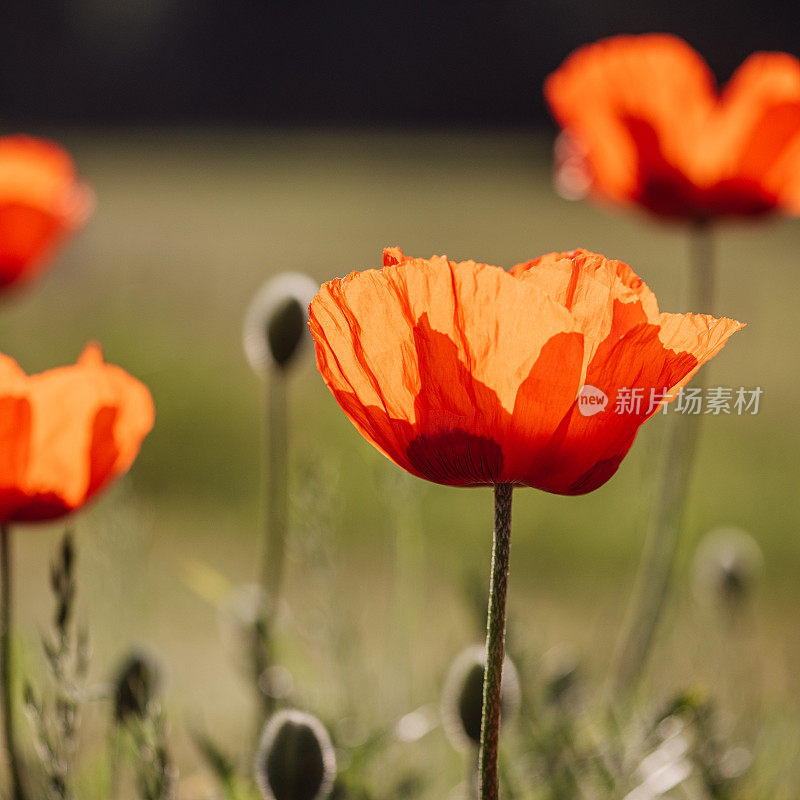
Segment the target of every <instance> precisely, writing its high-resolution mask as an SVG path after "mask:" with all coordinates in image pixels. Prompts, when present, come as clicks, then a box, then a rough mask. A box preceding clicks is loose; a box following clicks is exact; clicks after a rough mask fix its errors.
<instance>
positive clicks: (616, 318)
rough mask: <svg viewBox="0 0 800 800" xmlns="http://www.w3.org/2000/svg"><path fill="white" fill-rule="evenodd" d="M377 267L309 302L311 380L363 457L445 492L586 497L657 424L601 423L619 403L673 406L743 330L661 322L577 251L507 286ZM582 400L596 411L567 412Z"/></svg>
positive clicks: (697, 318) (460, 271) (629, 278)
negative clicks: (625, 396) (589, 398)
mask: <svg viewBox="0 0 800 800" xmlns="http://www.w3.org/2000/svg"><path fill="white" fill-rule="evenodd" d="M383 264H384V266H383V269H369V270H366V271H364V272H353V273H351V274H350V275H348V276H347V277H345V278H342V279H335V280H332V281H329V282H328V283H325V284H323V286H322V287H321V288H320V291H319V293H318V294H317V296H316V297H315V298H314V300H313V301H312V302H311V305H310V308H309V314H310V319H309V326H310V328H311V333H312V335H313V337H314V341H315V346H316V356H317V366H318V368H319V371H320V372H321V374H322V376H323V378H324V379H325V382H326V384H327V385H328V388H329V389H330V390H331V392H332V393H333V396H334V397H335V398H336V400H337V402H338V403H339V405H340V406H341V407H342V409H343V410H344V412H345V413H346V414H347V416H348V417H349V418H350V420H351V421H352V422H353V424H354V425H355V426H356V428H357V429H358V430H359V431H360V432H361V434H362V435H363V436H364V437H365V438H366V439H367V440H368V441H369V442H371V443H372V444H373V445H374V446H375V447H376V448H377V449H378V450H380V451H381V452H382V453H383V454H384V455H386V456H387V457H388V458H390V459H391V460H392V461H394V462H395V463H396V464H397V465H398V466H400V467H402V468H403V469H405V470H407V471H408V472H410V473H412V474H413V475H416V476H418V477H420V478H425V479H427V480H430V481H433V482H435V483H441V484H446V485H450V486H482V485H491V484H496V483H512V484H516V485H526V486H532V487H535V488H538V489H543V490H545V491H548V492H554V493H557V494H573V495H574V494H583V493H585V492H589V491H592V490H593V489H596V488H598V487H599V486H601V485H602V484H603V483H605V482H606V481H607V480H608V479H609V478H610V477H611V476H612V475H613V474H614V473H615V472H616V470H617V468H618V466H619V464H620V462H621V461H622V459H623V458H624V457H625V455H626V453H627V452H628V450H629V449H630V446H631V444H632V443H633V440H634V437H635V436H636V432H637V430H638V429H639V426H640V425H641V424H642V423H643V422H644V421H645V419H647V418H648V417H649V416H652V414H653V413H655V411H656V410H657V409H658V405H657V406H656V408H654V409H647V408H644V407H643V408H642V409H640V411H641V412H642V413H630V414H617V413H614V412H613V408H614V405H615V403H616V399H617V394H618V392H619V390H620V389H621V388H623V387H627V388H633V387H636V388H641V389H643V390H644V391H645V393H646V392H647V391H648V390H650V389H653V390H655V391H657V392H662V391H663V390H664V389H666V390H667V392H668V396H669V399H672V398H673V397H674V396H675V395H676V394H677V393H678V391H679V390H680V389H681V388H682V387H683V386H684V385H685V384H686V383H687V382H688V381H689V379H690V378H691V377H692V375H694V373H695V372H696V371H697V369H699V367H700V366H701V365H702V364H703V363H704V362H706V361H708V360H709V359H711V358H713V357H714V356H715V355H716V354H717V353H718V352H719V351H720V350H721V349H722V347H723V345H724V344H725V342H726V341H727V339H728V338H729V337H730V336H731V334H733V333H734V332H735V331H738V330H739V329H741V328H742V327H744V326H743V325H742V324H741V323H739V322H736V321H734V320H731V319H715V318H714V317H710V316H707V315H704V314H667V313H662V312H660V311H659V310H658V304H657V302H656V298H655V295H654V294H653V293H652V292H651V291H650V289H649V288H648V287H647V286H646V284H645V283H644V282H643V281H642V280H640V279H639V278H638V277H637V275H636V274H635V273H634V272H633V270H632V269H631V268H630V267H629V266H627V265H626V264H623V263H622V262H621V261H613V260H610V259H607V258H605V257H604V256H601V255H597V254H595V253H590V252H588V251H585V250H576V251H573V252H571V253H550V254H548V255H544V256H541V257H540V258H536V259H534V260H532V261H528V262H525V263H523V264H517V265H516V266H515V267H513V268H512V270H511V271H510V272H507V271H505V270H504V269H502V268H500V267H495V266H491V265H488V264H478V263H475V262H474V261H463V262H454V261H449V260H448V259H447V258H446V257H445V256H433V257H432V258H430V259H419V258H407V257H406V256H404V255H403V253H402V251H401V250H400V249H399V248H388V249H386V250H384V257H383ZM584 385H591V386H593V387H596V388H597V389H599V390H601V391H602V392H604V393H605V394H606V395H607V397H608V410H606V411H605V412H602V413H596V414H593V415H591V416H584V415H583V414H582V413H581V412H580V410H579V408H578V394H579V391H580V390H581V387H582V386H584ZM644 405H645V406H646V404H644Z"/></svg>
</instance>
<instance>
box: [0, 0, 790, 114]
mask: <svg viewBox="0 0 800 800" xmlns="http://www.w3.org/2000/svg"><path fill="white" fill-rule="evenodd" d="M2 10H3V13H2V23H3V24H2V28H1V29H0V30H2V34H0V42H1V43H2V47H0V107H2V109H3V118H4V121H5V124H6V126H11V125H35V124H53V123H78V124H80V123H119V124H122V123H127V124H129V123H143V124H147V123H164V122H174V123H179V122H199V123H216V122H220V123H237V122H239V123H254V124H258V123H269V124H345V125H346V124H367V125H371V126H383V125H392V126H394V125H400V126H411V125H431V124H435V125H438V124H442V125H454V124H459V123H461V124H469V125H478V126H483V125H529V124H532V123H540V122H544V121H545V120H546V119H547V113H546V110H545V107H544V103H543V100H542V96H541V84H542V79H543V78H544V77H545V75H546V74H547V73H548V72H549V71H551V70H552V69H553V68H554V67H556V66H557V65H558V64H559V62H560V61H561V60H562V58H563V57H564V56H565V55H566V54H567V53H569V52H570V51H571V50H572V49H574V48H575V47H576V46H578V45H580V44H582V43H585V42H588V41H591V40H594V39H597V38H599V37H602V36H608V35H612V34H617V33H640V32H647V31H667V32H671V33H675V34H678V35H680V36H683V37H684V38H685V39H687V40H688V41H689V42H690V43H691V44H692V45H693V46H695V47H696V48H698V49H699V50H700V51H701V52H702V53H703V54H704V55H705V56H706V58H707V59H708V61H709V62H710V64H711V66H712V68H713V69H714V70H715V72H716V73H717V75H718V77H719V78H721V79H725V78H727V77H728V76H729V75H730V73H731V71H732V70H733V69H734V68H735V67H736V65H737V64H739V63H740V62H741V61H742V59H743V58H744V57H745V56H746V55H747V54H748V53H750V52H752V51H754V50H759V49H771V50H786V51H789V52H792V51H794V52H797V51H798V40H797V29H798V24H799V23H800V8H799V7H798V6H797V5H796V4H792V3H785V4H778V3H774V4H769V3H759V4H754V3H752V2H747V0H728V1H727V2H721V1H719V0H715V2H711V3H701V2H697V1H696V0H671V2H669V3H667V2H664V3H659V4H653V3H648V2H636V3H624V2H620V0H595V2H586V0H544V2H533V0H451V1H450V2H445V0H424V2H399V1H398V0H369V1H363V2H353V3H338V2H330V0H287V2H269V0H5V1H4V3H3V6H2Z"/></svg>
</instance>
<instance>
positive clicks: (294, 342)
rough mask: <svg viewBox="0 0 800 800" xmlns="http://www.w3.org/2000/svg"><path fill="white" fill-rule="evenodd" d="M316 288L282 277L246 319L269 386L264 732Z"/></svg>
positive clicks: (252, 351)
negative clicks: (300, 376)
mask: <svg viewBox="0 0 800 800" xmlns="http://www.w3.org/2000/svg"><path fill="white" fill-rule="evenodd" d="M316 289H317V286H316V284H315V283H314V281H312V280H311V279H310V278H308V277H307V276H305V275H301V274H299V273H290V272H287V273H280V274H278V275H275V276H273V277H272V278H270V279H269V280H268V281H267V282H266V283H264V284H263V286H262V287H261V288H260V289H259V290H258V292H256V294H255V297H254V298H253V301H252V302H251V304H250V307H249V308H248V310H247V313H246V315H245V319H244V329H243V344H244V350H245V355H246V356H247V360H248V361H249V362H250V366H251V367H252V368H253V370H254V371H255V372H256V374H257V375H258V376H259V377H260V378H262V379H263V380H264V382H265V396H264V417H263V420H264V429H263V436H262V452H263V465H264V466H263V470H264V490H263V491H264V511H263V514H264V538H263V545H262V555H261V558H262V565H261V569H260V584H261V588H262V590H263V607H262V608H261V609H260V611H259V613H258V615H257V617H256V619H255V621H254V626H253V631H252V632H253V637H252V642H251V645H252V669H253V676H254V679H255V682H256V685H257V691H258V696H259V699H260V702H261V712H262V713H261V715H260V716H259V720H258V731H259V732H260V730H261V726H262V724H263V722H264V719H265V718H266V717H267V716H268V715H269V714H271V713H272V711H273V710H274V708H273V706H274V699H273V697H272V695H271V693H270V691H269V687H268V686H264V684H263V681H264V680H265V679H266V675H267V674H268V672H267V671H268V669H269V667H270V666H271V665H272V661H273V653H272V646H273V629H274V627H275V619H276V615H277V613H278V608H279V605H280V597H281V591H282V583H283V569H284V560H285V548H286V537H287V533H288V531H287V519H288V497H289V491H288V473H289V459H288V443H287V423H288V419H287V417H288V411H287V390H288V381H289V377H288V376H289V373H290V371H291V368H292V367H293V366H294V365H295V364H296V363H297V362H298V357H299V356H300V354H301V353H302V351H303V349H304V343H305V341H306V340H307V339H308V328H307V319H308V312H307V308H308V304H309V302H310V300H311V298H312V297H313V296H314V293H315V292H316Z"/></svg>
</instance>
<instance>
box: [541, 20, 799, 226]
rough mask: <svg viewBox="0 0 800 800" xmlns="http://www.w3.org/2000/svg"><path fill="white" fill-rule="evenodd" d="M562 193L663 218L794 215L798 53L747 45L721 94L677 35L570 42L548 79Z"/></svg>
mask: <svg viewBox="0 0 800 800" xmlns="http://www.w3.org/2000/svg"><path fill="white" fill-rule="evenodd" d="M544 90H545V95H546V97H547V100H548V102H549V104H550V108H551V109H552V112H553V115H554V116H555V118H556V120H557V121H558V122H559V124H560V125H561V126H562V128H563V129H564V132H563V134H562V137H561V139H560V141H559V144H558V146H557V148H556V159H557V164H556V183H557V185H558V186H559V188H560V189H561V191H562V193H563V194H565V195H567V196H572V197H577V196H581V195H585V194H593V195H595V196H596V197H598V198H602V199H606V200H610V201H613V202H615V203H622V204H634V205H640V206H643V207H644V208H646V209H648V210H650V211H651V212H653V213H655V214H657V215H659V216H665V217H676V218H688V219H700V220H702V219H708V218H713V217H722V216H731V215H739V216H742V215H744V216H748V215H754V214H762V213H765V212H768V211H772V210H774V209H780V210H782V211H784V212H786V213H789V214H800V62H798V60H797V59H796V58H794V57H793V56H790V55H787V54H786V53H755V54H754V55H751V56H750V57H749V58H748V59H747V60H746V61H745V62H744V63H743V64H742V65H741V66H740V67H739V69H738V70H737V71H736V72H735V74H734V75H733V77H732V78H731V80H730V81H729V82H728V84H727V85H726V86H725V88H724V89H723V90H722V91H721V92H719V91H718V90H717V88H716V84H715V81H714V77H713V75H712V74H711V71H710V70H709V68H708V66H707V65H706V63H705V61H703V59H702V58H701V57H700V56H699V55H698V53H696V52H695V51H694V50H693V49H692V48H691V47H690V46H689V45H688V44H686V43H685V42H684V41H682V40H681V39H678V38H677V37H675V36H669V35H666V34H648V35H643V36H617V37H613V38H610V39H604V40H601V41H599V42H596V43H594V44H590V45H587V46H585V47H581V48H580V49H578V50H576V51H575V52H574V53H573V54H572V55H571V56H569V58H567V60H566V61H565V62H564V63H563V64H562V65H561V66H560V67H559V68H558V69H557V70H556V71H555V72H554V73H553V74H552V75H550V76H549V77H548V78H547V80H546V82H545V87H544Z"/></svg>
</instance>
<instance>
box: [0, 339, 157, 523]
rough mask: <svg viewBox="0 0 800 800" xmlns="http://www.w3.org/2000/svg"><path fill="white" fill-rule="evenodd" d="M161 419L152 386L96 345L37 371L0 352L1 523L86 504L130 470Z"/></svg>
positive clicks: (45, 517)
mask: <svg viewBox="0 0 800 800" xmlns="http://www.w3.org/2000/svg"><path fill="white" fill-rule="evenodd" d="M154 419H155V409H154V406H153V399H152V397H151V395H150V391H149V390H148V389H147V387H146V386H145V385H144V384H142V383H141V382H140V381H138V380H137V379H136V378H134V377H132V376H131V375H129V374H128V373H127V372H125V370H123V369H121V368H120V367H117V366H114V365H113V364H106V363H105V362H104V360H103V355H102V352H101V350H100V347H99V346H98V345H96V344H90V345H87V347H86V348H85V350H84V351H83V353H82V354H81V356H80V358H79V359H78V361H77V363H76V364H73V365H70V366H65V367H57V368H55V369H50V370H47V371H46V372H42V373H39V374H37V375H26V374H25V372H24V371H23V370H22V369H21V368H20V367H19V366H18V365H17V363H16V362H15V361H14V359H12V358H9V357H8V356H5V355H2V354H0V523H11V522H35V521H42V520H49V519H55V518H57V517H61V516H64V515H65V514H68V513H70V512H72V511H75V510H77V509H79V508H81V507H82V506H83V505H84V504H85V503H86V502H88V501H89V500H91V499H92V498H93V497H95V496H96V495H97V493H98V492H100V491H101V490H102V489H104V488H105V487H106V486H108V485H109V484H110V483H111V482H112V481H113V480H114V479H116V478H118V477H119V476H120V475H123V474H124V473H125V472H127V471H128V469H129V468H130V467H131V465H132V464H133V462H134V460H135V459H136V456H137V455H138V453H139V448H140V445H141V443H142V440H143V439H144V438H145V436H146V435H147V434H148V433H149V432H150V430H151V428H152V427H153V422H154Z"/></svg>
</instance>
